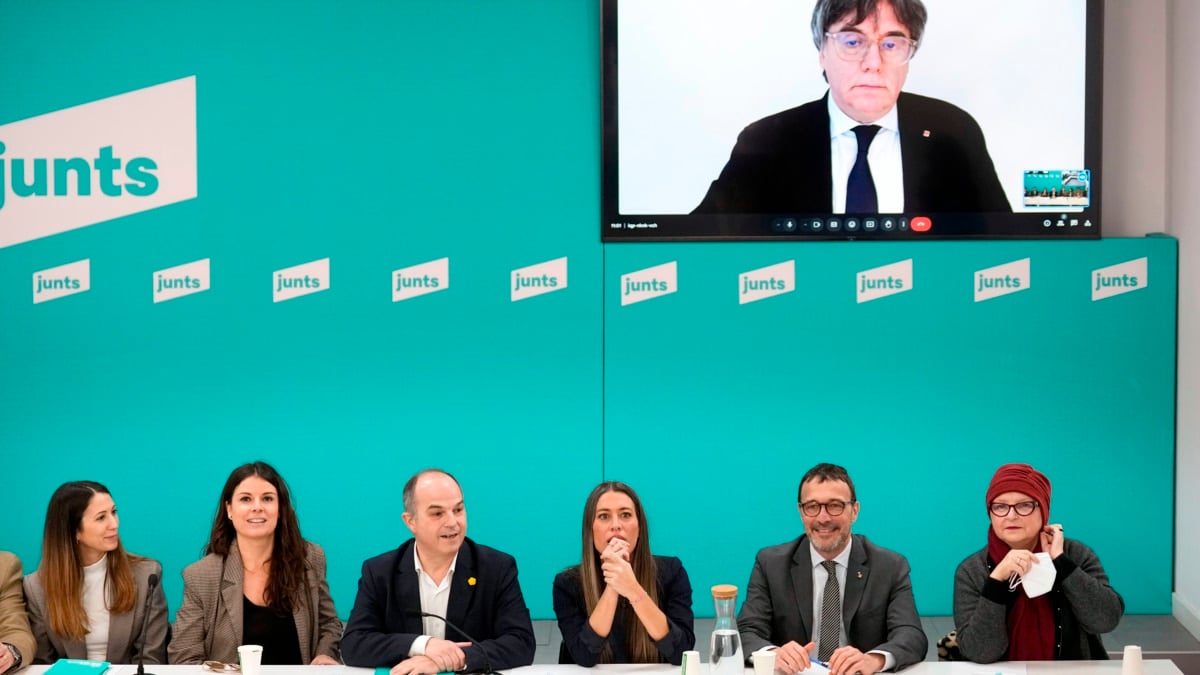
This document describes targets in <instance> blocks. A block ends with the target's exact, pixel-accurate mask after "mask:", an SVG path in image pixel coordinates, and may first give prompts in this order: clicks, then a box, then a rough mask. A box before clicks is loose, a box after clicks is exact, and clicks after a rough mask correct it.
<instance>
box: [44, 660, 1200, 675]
mask: <svg viewBox="0 0 1200 675" xmlns="http://www.w3.org/2000/svg"><path fill="white" fill-rule="evenodd" d="M704 665H706V664H702V667H703V666H704ZM47 668H49V666H30V667H29V668H28V669H26V670H25V671H24V673H23V674H22V675H42V674H43V673H45V671H46V669H47ZM301 671H304V674H305V675H374V672H375V671H374V669H372V668H351V667H350V666H263V667H262V675H295V674H296V673H299V672H301ZM503 672H504V673H505V675H589V674H590V675H601V674H603V673H608V674H612V675H679V667H678V666H667V665H650V664H636V665H631V664H622V665H600V666H596V667H595V668H581V667H579V666H560V665H536V666H525V667H523V668H510V669H508V670H505V671H503ZM900 672H901V674H902V675H1121V661H1119V660H1116V661H1027V662H1021V661H1008V662H1002V663H991V664H979V663H969V662H965V661H954V662H946V661H922V662H921V663H918V664H916V665H914V666H911V667H909V668H905V669H904V670H902V671H900ZM136 673H137V666H130V665H114V666H112V667H111V668H109V669H108V670H107V671H106V672H105V675H136ZM753 673H754V671H753V670H752V669H750V668H747V669H746V675H753ZM146 674H147V675H213V673H211V672H210V671H208V670H205V669H203V668H201V667H200V666H165V665H147V666H146ZM1142 675H1183V673H1182V672H1180V670H1179V668H1177V667H1176V666H1175V664H1174V663H1173V662H1171V661H1170V660H1169V659H1146V660H1145V661H1143V662H1142Z"/></svg>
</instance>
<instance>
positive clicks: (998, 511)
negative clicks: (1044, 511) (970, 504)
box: [988, 502, 1038, 518]
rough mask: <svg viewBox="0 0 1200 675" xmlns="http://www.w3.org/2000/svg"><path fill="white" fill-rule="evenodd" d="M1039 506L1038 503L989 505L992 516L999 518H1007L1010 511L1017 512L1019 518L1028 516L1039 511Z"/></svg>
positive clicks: (995, 503) (998, 503)
mask: <svg viewBox="0 0 1200 675" xmlns="http://www.w3.org/2000/svg"><path fill="white" fill-rule="evenodd" d="M1037 505H1038V504H1037V502H1017V503H1016V504H1004V503H1001V502H992V503H991V504H989V505H988V511H991V513H992V515H993V516H996V517H997V518H1003V517H1005V516H1007V515H1008V512H1009V511H1010V510H1011V511H1016V512H1017V515H1018V516H1027V515H1029V514H1031V513H1033V512H1034V511H1035V510H1037Z"/></svg>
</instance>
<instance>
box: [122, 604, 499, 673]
mask: <svg viewBox="0 0 1200 675" xmlns="http://www.w3.org/2000/svg"><path fill="white" fill-rule="evenodd" d="M404 613H405V614H408V615H409V616H419V617H421V618H426V617H428V618H430V619H437V620H438V621H441V622H442V623H444V624H446V625H447V626H449V627H450V628H453V629H454V630H456V631H458V634H459V635H461V636H463V637H464V638H466V639H467V641H468V642H470V643H471V644H472V645H474V646H476V647H479V653H480V654H483V670H482V671H479V672H480V673H481V674H482V675H503V673H501V672H500V671H498V670H492V660H491V659H490V658H488V653H487V647H484V646H483V643H482V642H480V641H479V640H476V639H475V638H473V637H471V636H470V635H468V634H467V631H465V630H463V629H461V628H459V627H458V626H456V625H454V624H453V623H451V622H450V620H449V619H447V618H446V617H444V616H442V615H440V614H434V613H433V612H425V611H421V610H417V609H406V610H404ZM138 675H141V673H139V674H138ZM148 675H154V674H153V673H149V674H148Z"/></svg>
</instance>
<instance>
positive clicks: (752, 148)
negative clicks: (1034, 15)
mask: <svg viewBox="0 0 1200 675" xmlns="http://www.w3.org/2000/svg"><path fill="white" fill-rule="evenodd" d="M925 19H926V10H925V5H924V4H922V2H921V0H818V2H817V4H816V7H814V8H813V16H812V33H813V42H814V43H815V44H816V46H817V50H818V61H819V62H820V64H821V68H822V70H823V71H824V73H825V79H826V80H827V81H828V82H829V91H828V92H827V93H826V95H825V96H823V97H822V98H821V99H819V100H816V101H812V102H810V103H806V104H804V105H801V106H799V107H796V108H792V109H790V110H785V111H783V112H781V113H777V114H775V115H771V116H770V117H766V118H763V119H761V120H759V121H757V122H755V123H753V124H751V125H750V126H748V127H746V128H745V129H744V130H743V131H742V133H741V134H740V135H739V136H738V139H737V145H735V146H734V148H733V152H732V153H731V155H730V157H729V161H728V162H727V163H726V164H725V168H724V169H723V170H722V171H721V175H720V177H718V178H717V180H715V181H713V183H712V185H711V186H710V187H709V189H708V194H706V195H705V196H704V200H703V201H702V202H701V203H700V205H699V206H698V207H696V210H695V211H694V213H795V214H803V213H853V214H876V213H953V212H978V211H1011V210H1012V209H1011V206H1010V205H1009V203H1008V199H1007V198H1006V197H1005V195H1004V190H1003V188H1002V187H1001V186H1000V180H999V179H998V178H997V176H996V169H995V166H994V165H993V164H992V158H991V156H990V155H988V151H987V145H986V144H985V142H984V139H983V132H982V131H981V130H980V128H979V124H978V123H976V122H975V120H974V119H973V118H972V117H971V116H970V115H969V114H967V113H966V112H965V111H964V110H962V109H960V108H958V107H956V106H954V105H951V104H949V103H947V102H945V101H940V100H938V99H934V98H929V97H926V96H918V95H917V94H910V93H907V92H901V89H902V88H903V86H904V81H905V78H907V76H908V62H909V60H910V59H912V57H913V55H914V54H916V51H917V45H918V43H919V41H920V40H921V36H922V33H923V32H924V29H925ZM981 39H988V38H981ZM964 58H969V55H964Z"/></svg>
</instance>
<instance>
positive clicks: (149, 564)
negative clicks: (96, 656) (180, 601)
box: [25, 558, 167, 663]
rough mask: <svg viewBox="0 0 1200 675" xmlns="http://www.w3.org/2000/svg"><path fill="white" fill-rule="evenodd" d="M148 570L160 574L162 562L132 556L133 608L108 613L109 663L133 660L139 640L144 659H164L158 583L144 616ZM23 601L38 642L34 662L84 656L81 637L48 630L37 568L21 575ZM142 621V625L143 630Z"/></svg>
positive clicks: (164, 619)
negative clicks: (144, 628) (70, 636)
mask: <svg viewBox="0 0 1200 675" xmlns="http://www.w3.org/2000/svg"><path fill="white" fill-rule="evenodd" d="M151 574H156V575H158V578H159V579H161V578H162V565H160V564H158V561H157V560H151V559H149V558H133V582H134V585H136V586H137V598H136V599H135V600H134V602H133V611H131V612H125V613H124V614H109V617H108V653H107V656H105V660H107V661H109V662H110V663H134V661H135V660H136V659H137V655H138V651H139V650H140V649H141V648H142V645H143V643H144V644H145V646H146V663H166V662H167V596H166V595H165V594H164V593H163V587H162V584H161V583H160V584H158V586H156V587H155V588H154V594H153V595H152V596H151V598H150V616H149V618H148V619H147V617H146V591H147V589H148V588H149V582H150V575H151ZM25 603H26V604H27V605H28V606H29V623H30V625H32V626H33V635H34V637H36V638H37V643H38V649H37V658H36V659H34V662H35V663H54V662H55V661H57V660H58V659H86V658H87V644H85V643H84V641H83V640H71V639H69V638H65V637H63V636H61V635H58V634H57V633H54V632H53V631H51V630H50V616H49V614H48V610H47V604H46V591H45V589H44V588H43V586H42V578H41V574H40V572H34V573H33V574H30V575H29V576H27V577H25ZM143 625H145V627H146V630H145V631H144V632H143V631H142V626H143ZM26 658H28V657H26Z"/></svg>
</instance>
